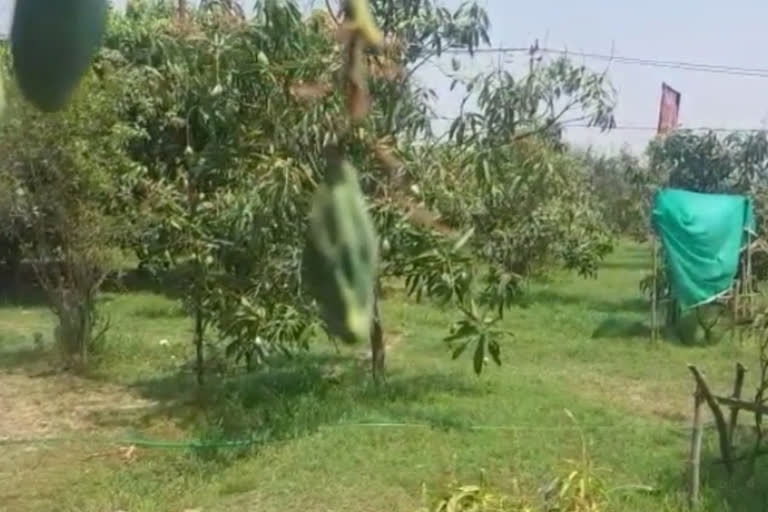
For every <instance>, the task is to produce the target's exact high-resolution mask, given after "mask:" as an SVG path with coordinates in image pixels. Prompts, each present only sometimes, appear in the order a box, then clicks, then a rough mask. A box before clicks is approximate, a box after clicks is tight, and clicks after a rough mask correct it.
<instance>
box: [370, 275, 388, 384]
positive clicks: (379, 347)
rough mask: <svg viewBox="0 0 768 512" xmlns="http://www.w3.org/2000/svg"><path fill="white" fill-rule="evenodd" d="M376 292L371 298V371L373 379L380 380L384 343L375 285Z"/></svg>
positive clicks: (383, 364)
mask: <svg viewBox="0 0 768 512" xmlns="http://www.w3.org/2000/svg"><path fill="white" fill-rule="evenodd" d="M376 288H377V290H376V293H375V294H374V298H373V319H372V322H371V373H372V374H373V380H374V381H375V382H377V383H378V382H380V381H381V380H382V379H383V378H384V370H385V361H386V355H387V350H386V345H385V344H384V332H383V330H382V327H381V317H380V316H379V291H378V288H379V287H378V286H377V287H376Z"/></svg>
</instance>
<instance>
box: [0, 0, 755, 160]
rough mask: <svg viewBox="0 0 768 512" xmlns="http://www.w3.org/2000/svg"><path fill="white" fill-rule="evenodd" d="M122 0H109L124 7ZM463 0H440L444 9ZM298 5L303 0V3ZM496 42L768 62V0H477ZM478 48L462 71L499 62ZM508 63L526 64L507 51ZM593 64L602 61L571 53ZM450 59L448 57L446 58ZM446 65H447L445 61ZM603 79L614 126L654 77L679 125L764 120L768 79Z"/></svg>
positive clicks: (623, 72) (608, 142)
mask: <svg viewBox="0 0 768 512" xmlns="http://www.w3.org/2000/svg"><path fill="white" fill-rule="evenodd" d="M12 1H13V0H0V33H2V32H5V31H6V30H7V26H8V24H9V17H10V11H11V3H12ZM125 1H126V0H116V3H117V4H124V3H125ZM460 1H461V0H443V4H444V5H447V6H449V7H455V6H457V5H459V3H460ZM302 3H303V4H305V5H306V4H308V3H311V0H302ZM482 3H483V4H484V5H485V7H486V8H487V9H488V12H489V15H490V19H491V23H492V27H491V39H492V43H493V45H494V46H510V47H525V46H528V45H530V44H531V43H532V42H533V41H534V40H535V39H537V38H538V40H539V43H540V45H541V46H546V47H550V48H555V49H569V50H572V51H581V52H591V53H603V54H608V53H611V52H613V54H614V55H618V56H623V57H637V58H643V59H656V60H668V61H671V60H674V61H690V62H696V63H705V64H722V65H728V66H741V67H749V68H768V53H766V52H765V51H764V50H768V33H767V32H766V31H765V23H766V21H767V20H768V2H765V1H764V0H732V1H731V2H722V1H715V0H697V1H694V0H666V1H662V0H645V1H643V2H640V1H633V2H622V1H616V0H579V1H577V2H574V1H573V0H550V1H541V2H531V1H524V2H522V1H516V0H484V1H483V2H482ZM498 58H499V57H498V56H489V55H484V56H482V57H481V58H476V59H475V62H474V63H471V64H468V65H467V67H466V70H474V69H482V68H485V67H487V66H488V65H490V64H492V63H493V62H497V61H498ZM513 58H514V59H515V61H513V62H512V63H511V64H510V65H511V66H513V68H512V69H516V68H517V66H519V65H520V63H521V62H523V61H524V58H525V57H524V56H523V55H515V56H514V57H513ZM582 61H583V62H584V63H586V64H587V65H589V66H590V67H594V68H595V69H598V70H601V69H603V68H604V67H605V66H606V63H605V62H602V61H596V60H583V59H581V60H579V62H582ZM447 63H448V61H447V60H446V62H445V64H447ZM445 67H446V68H447V67H448V66H447V65H446V66H445ZM609 77H610V78H611V81H612V82H613V84H614V86H615V87H616V89H617V91H618V100H619V106H618V110H617V116H616V117H617V122H618V124H619V125H643V126H655V125H656V122H657V119H658V105H659V95H660V88H661V82H662V81H666V82H667V83H669V84H670V85H671V86H672V87H674V88H676V89H677V90H679V91H680V92H681V93H682V100H681V106H680V121H681V123H682V124H683V125H684V126H691V127H698V126H711V127H718V128H761V127H763V126H764V125H765V124H766V122H768V95H766V94H764V91H765V90H768V78H761V77H744V76H731V75H723V74H712V73H702V72H694V71H684V70H676V69H663V68H652V67H643V66H637V65H626V64H619V63H614V64H611V67H610V71H609ZM421 79H422V80H424V81H425V82H426V83H428V84H429V85H430V86H432V87H434V88H436V90H437V92H438V94H439V96H440V100H439V101H438V103H437V106H436V108H437V109H438V110H439V111H440V113H442V114H444V115H452V114H455V113H456V111H457V108H458V98H459V97H460V95H459V94H455V93H454V94H449V92H448V84H449V82H448V80H447V79H445V78H444V77H443V75H442V73H440V72H439V71H438V70H436V69H435V68H434V67H433V68H431V69H430V68H427V69H425V70H424V72H422V73H421ZM652 136H653V132H646V131H614V132H612V133H609V134H601V133H600V132H599V131H597V130H588V129H579V128H572V129H570V130H569V132H568V138H569V139H570V140H571V141H573V142H574V143H577V144H585V145H586V144H594V145H595V146H598V147H600V148H603V149H605V150H608V151H616V150H618V149H619V148H620V147H621V146H622V145H623V144H629V145H631V146H632V148H633V149H636V150H642V148H643V147H644V146H645V143H646V142H647V141H648V140H649V138H650V137H652Z"/></svg>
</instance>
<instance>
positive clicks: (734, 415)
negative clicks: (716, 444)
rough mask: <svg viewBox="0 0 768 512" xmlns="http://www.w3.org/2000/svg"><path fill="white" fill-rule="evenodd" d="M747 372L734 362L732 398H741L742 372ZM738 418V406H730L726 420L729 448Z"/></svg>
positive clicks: (741, 365) (742, 366)
mask: <svg viewBox="0 0 768 512" xmlns="http://www.w3.org/2000/svg"><path fill="white" fill-rule="evenodd" d="M746 372H747V369H746V368H745V367H744V365H743V364H741V363H736V379H735V380H734V382H733V395H731V396H732V398H733V399H734V400H739V399H741V390H742V388H743V387H744V374H745V373H746ZM738 420H739V408H738V407H731V417H730V418H729V421H728V442H729V443H730V444H731V448H733V440H734V439H733V438H734V433H735V432H736V424H737V423H738Z"/></svg>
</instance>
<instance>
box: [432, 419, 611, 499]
mask: <svg viewBox="0 0 768 512" xmlns="http://www.w3.org/2000/svg"><path fill="white" fill-rule="evenodd" d="M566 412H567V413H568V415H569V417H571V419H573V416H572V414H571V412H570V411H566ZM581 445H582V446H581V454H580V457H579V458H578V459H576V460H567V461H565V462H566V463H567V466H568V470H567V471H564V472H563V475H558V476H557V477H555V478H554V479H553V480H552V481H551V482H549V484H548V485H546V486H544V487H542V488H540V489H538V490H537V491H536V492H530V491H528V492H526V491H525V490H523V489H521V485H520V483H519V482H518V481H517V479H515V480H514V481H513V482H512V489H513V492H511V493H506V494H504V493H499V492H494V491H493V490H492V489H491V488H490V487H489V486H488V485H487V484H486V483H485V482H483V483H481V484H480V485H459V484H456V483H454V484H453V485H452V488H451V489H450V490H449V491H448V492H447V493H446V495H445V496H443V497H441V498H440V499H438V500H437V501H436V503H435V504H434V505H433V506H431V507H425V508H423V509H422V511H421V512H470V511H471V512H551V511H561V512H600V511H601V510H603V509H604V507H605V505H606V502H607V500H606V497H607V496H606V491H605V488H604V483H603V481H602V479H601V478H599V477H598V475H597V474H596V473H597V472H596V469H595V467H594V464H593V462H592V459H591V457H590V456H589V453H588V452H587V445H586V439H585V438H584V434H583V433H582V434H581Z"/></svg>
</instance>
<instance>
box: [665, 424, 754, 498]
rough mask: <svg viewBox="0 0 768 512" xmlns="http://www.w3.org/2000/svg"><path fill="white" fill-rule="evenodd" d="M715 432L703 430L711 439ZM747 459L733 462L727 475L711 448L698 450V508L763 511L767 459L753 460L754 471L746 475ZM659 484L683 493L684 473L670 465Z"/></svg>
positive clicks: (686, 482) (684, 485)
mask: <svg viewBox="0 0 768 512" xmlns="http://www.w3.org/2000/svg"><path fill="white" fill-rule="evenodd" d="M716 435H717V434H716V433H715V432H714V431H711V432H710V431H707V433H706V435H705V437H709V438H711V439H712V440H713V442H714V437H715V436H716ZM747 467H748V462H746V461H740V462H737V464H736V471H735V472H734V474H733V475H732V476H729V475H728V472H727V471H726V469H725V466H724V465H723V464H722V462H720V461H719V459H718V458H717V457H715V456H714V455H713V452H711V451H708V450H707V451H705V452H704V453H702V462H701V480H700V485H701V490H700V505H699V507H698V510H713V511H714V510H724V511H725V510H732V511H739V512H765V511H766V510H768V459H766V458H765V456H763V457H762V458H759V459H758V460H757V463H756V465H755V470H754V473H752V476H751V477H750V476H749V472H748V470H747ZM660 483H661V485H662V486H663V487H664V488H666V489H669V490H670V491H675V490H677V491H679V492H680V494H681V495H684V494H685V489H687V486H688V474H687V472H686V471H681V470H680V469H676V470H672V469H671V468H670V469H669V470H668V471H666V472H664V473H663V474H662V476H661V482H660Z"/></svg>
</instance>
